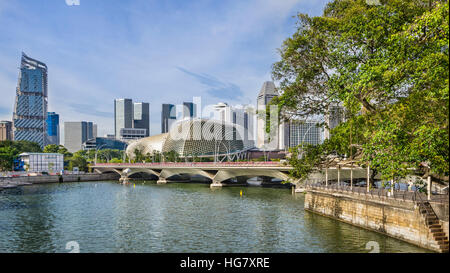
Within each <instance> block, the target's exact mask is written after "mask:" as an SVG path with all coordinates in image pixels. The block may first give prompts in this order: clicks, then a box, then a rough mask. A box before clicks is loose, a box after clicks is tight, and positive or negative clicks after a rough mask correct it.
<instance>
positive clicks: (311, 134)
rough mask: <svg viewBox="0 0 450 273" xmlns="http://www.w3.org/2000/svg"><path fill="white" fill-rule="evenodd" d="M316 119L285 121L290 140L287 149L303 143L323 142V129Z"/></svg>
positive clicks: (315, 143) (314, 143)
mask: <svg viewBox="0 0 450 273" xmlns="http://www.w3.org/2000/svg"><path fill="white" fill-rule="evenodd" d="M318 125H319V123H318V122H316V121H301V120H291V121H289V122H288V123H285V126H286V128H287V129H286V131H287V132H288V133H287V136H288V140H287V142H286V143H285V145H286V149H287V148H293V147H296V146H298V145H302V144H311V145H317V144H320V143H322V129H321V127H320V126H318Z"/></svg>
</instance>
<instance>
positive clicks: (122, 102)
mask: <svg viewBox="0 0 450 273" xmlns="http://www.w3.org/2000/svg"><path fill="white" fill-rule="evenodd" d="M133 117H134V113H133V101H132V100H131V99H115V100H114V134H115V136H116V138H117V139H119V138H120V129H122V128H133Z"/></svg>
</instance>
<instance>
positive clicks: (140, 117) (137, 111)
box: [133, 102, 150, 137]
mask: <svg viewBox="0 0 450 273" xmlns="http://www.w3.org/2000/svg"><path fill="white" fill-rule="evenodd" d="M133 111H134V118H133V128H135V129H145V130H146V133H145V136H144V137H148V136H149V135H150V105H149V103H147V102H135V103H134V110H133Z"/></svg>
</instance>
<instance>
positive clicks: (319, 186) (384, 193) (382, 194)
mask: <svg viewBox="0 0 450 273" xmlns="http://www.w3.org/2000/svg"><path fill="white" fill-rule="evenodd" d="M305 187H306V188H309V189H316V190H325V191H329V192H341V193H351V194H356V195H361V196H370V197H372V198H378V199H394V200H402V201H413V202H416V201H417V200H418V198H421V199H424V200H426V199H427V195H426V194H425V193H423V192H419V191H418V190H415V191H412V190H399V189H396V190H394V191H391V189H385V188H370V189H369V191H367V187H366V186H364V187H361V186H348V185H338V184H337V183H333V184H328V185H326V184H325V183H323V182H314V183H306V184H305ZM431 202H437V203H448V202H449V194H448V192H447V193H446V194H432V195H431Z"/></svg>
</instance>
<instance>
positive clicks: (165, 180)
mask: <svg viewBox="0 0 450 273" xmlns="http://www.w3.org/2000/svg"><path fill="white" fill-rule="evenodd" d="M156 184H167V179H166V178H165V177H161V176H160V177H159V178H158V181H156Z"/></svg>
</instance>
